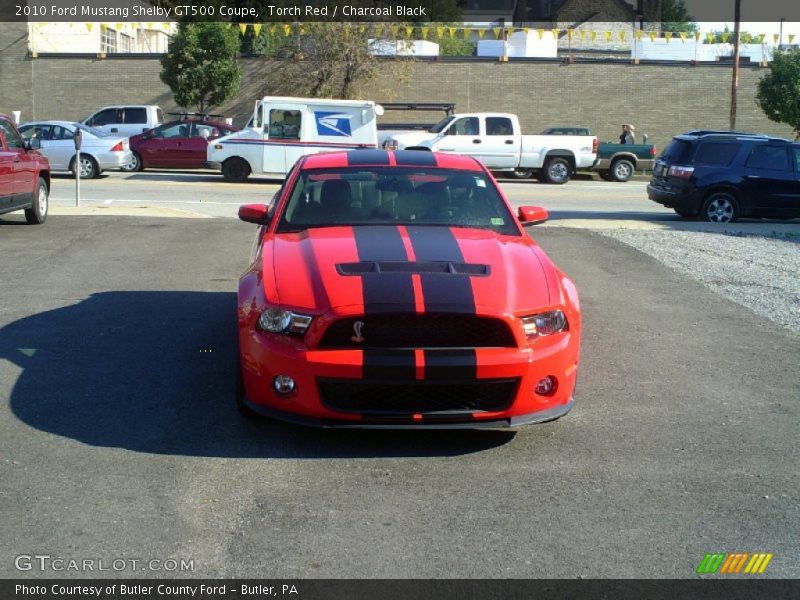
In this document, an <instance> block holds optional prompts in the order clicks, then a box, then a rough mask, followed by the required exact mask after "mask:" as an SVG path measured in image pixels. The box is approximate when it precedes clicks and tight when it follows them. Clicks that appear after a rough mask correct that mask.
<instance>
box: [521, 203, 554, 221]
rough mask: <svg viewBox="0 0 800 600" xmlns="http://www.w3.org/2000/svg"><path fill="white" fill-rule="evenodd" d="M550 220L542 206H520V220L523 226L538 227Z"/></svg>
mask: <svg viewBox="0 0 800 600" xmlns="http://www.w3.org/2000/svg"><path fill="white" fill-rule="evenodd" d="M549 218H550V214H549V213H548V212H547V209H545V208H542V207H541V206H520V207H519V220H520V222H521V223H522V225H523V226H527V225H538V224H539V223H544V222H545V221H547V219H549Z"/></svg>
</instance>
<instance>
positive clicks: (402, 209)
mask: <svg viewBox="0 0 800 600" xmlns="http://www.w3.org/2000/svg"><path fill="white" fill-rule="evenodd" d="M336 225H448V226H453V227H472V228H479V229H490V230H492V231H496V232H498V233H502V234H505V235H519V230H518V228H517V225H516V220H515V218H514V216H513V215H512V214H511V213H510V212H509V210H508V207H507V206H506V204H505V202H504V201H503V199H502V197H501V196H500V194H499V193H498V191H497V188H496V187H495V184H494V183H493V182H492V181H491V180H489V179H488V178H487V177H486V176H485V175H484V174H483V173H479V172H466V171H457V170H447V169H413V168H408V169H402V168H401V169H398V168H387V167H363V168H361V169H355V168H352V169H314V170H309V171H303V172H301V174H300V176H299V177H298V178H297V180H296V181H295V183H294V187H293V188H292V190H291V192H290V194H289V200H288V202H287V203H286V207H285V209H284V211H283V215H282V217H281V221H280V224H279V226H278V231H279V232H286V231H300V230H304V229H308V228H312V227H330V226H336Z"/></svg>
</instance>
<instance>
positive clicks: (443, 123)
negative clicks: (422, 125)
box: [431, 117, 455, 133]
mask: <svg viewBox="0 0 800 600" xmlns="http://www.w3.org/2000/svg"><path fill="white" fill-rule="evenodd" d="M453 119H455V117H445V118H444V119H442V120H441V121H439V122H438V123H437V124H436V125H434V126H433V127H432V128H431V133H441V131H442V129H444V128H445V127H447V126H448V125H449V124H450V122H451V121H452V120H453Z"/></svg>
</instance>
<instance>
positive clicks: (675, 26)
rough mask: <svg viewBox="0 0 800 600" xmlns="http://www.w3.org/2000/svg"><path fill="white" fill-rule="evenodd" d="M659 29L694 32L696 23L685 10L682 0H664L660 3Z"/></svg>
mask: <svg viewBox="0 0 800 600" xmlns="http://www.w3.org/2000/svg"><path fill="white" fill-rule="evenodd" d="M661 31H672V32H681V31H685V32H687V33H694V32H695V31H697V23H695V22H694V18H693V17H692V15H690V14H689V11H688V10H686V4H685V3H684V0H664V3H663V4H662V5H661Z"/></svg>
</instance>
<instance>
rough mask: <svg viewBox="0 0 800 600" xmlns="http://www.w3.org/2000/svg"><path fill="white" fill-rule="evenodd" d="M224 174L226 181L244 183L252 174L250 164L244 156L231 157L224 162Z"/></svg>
mask: <svg viewBox="0 0 800 600" xmlns="http://www.w3.org/2000/svg"><path fill="white" fill-rule="evenodd" d="M222 176H223V177H225V181H232V182H233V183H242V182H244V181H246V180H247V178H248V177H249V176H250V165H249V164H247V161H246V160H244V159H243V158H238V157H237V158H229V159H228V160H226V161H225V162H224V163H222Z"/></svg>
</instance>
